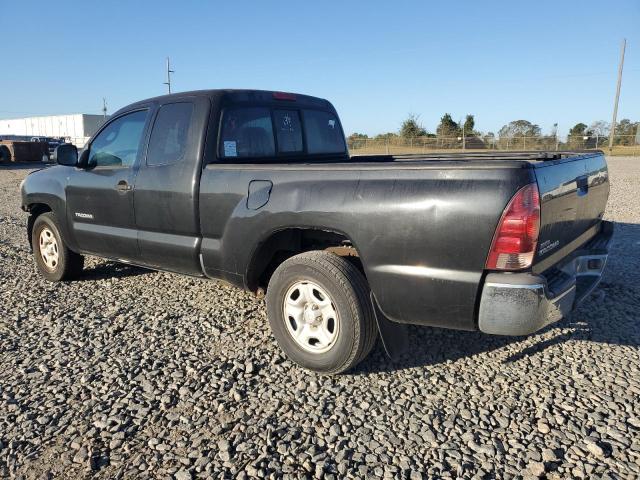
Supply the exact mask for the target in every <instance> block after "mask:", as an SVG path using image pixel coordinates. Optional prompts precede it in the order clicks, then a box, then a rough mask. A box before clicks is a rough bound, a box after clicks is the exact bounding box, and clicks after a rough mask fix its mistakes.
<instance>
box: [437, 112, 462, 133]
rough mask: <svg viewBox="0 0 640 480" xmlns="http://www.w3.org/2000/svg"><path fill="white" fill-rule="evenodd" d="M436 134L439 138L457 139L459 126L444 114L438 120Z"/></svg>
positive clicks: (448, 115)
mask: <svg viewBox="0 0 640 480" xmlns="http://www.w3.org/2000/svg"><path fill="white" fill-rule="evenodd" d="M436 133H437V134H438V136H439V137H457V136H458V135H459V133H460V125H458V124H457V123H456V122H454V121H453V118H451V115H450V114H448V113H445V114H444V115H443V116H442V118H441V119H440V124H439V125H438V128H437V129H436Z"/></svg>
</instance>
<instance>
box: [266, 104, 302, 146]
mask: <svg viewBox="0 0 640 480" xmlns="http://www.w3.org/2000/svg"><path fill="white" fill-rule="evenodd" d="M273 120H274V123H275V127H276V135H277V136H278V152H280V153H292V152H302V128H301V127H300V114H299V113H298V112H297V110H274V111H273Z"/></svg>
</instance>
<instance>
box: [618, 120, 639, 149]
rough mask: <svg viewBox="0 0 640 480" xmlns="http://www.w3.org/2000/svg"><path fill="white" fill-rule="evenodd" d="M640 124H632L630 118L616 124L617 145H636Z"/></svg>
mask: <svg viewBox="0 0 640 480" xmlns="http://www.w3.org/2000/svg"><path fill="white" fill-rule="evenodd" d="M639 125H640V122H632V121H631V120H629V119H628V118H624V119H622V120H620V121H619V122H618V123H617V124H616V132H615V138H614V139H613V142H614V143H615V144H616V145H634V144H635V141H636V136H637V134H638V126H639Z"/></svg>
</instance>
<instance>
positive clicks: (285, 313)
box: [267, 251, 377, 373]
mask: <svg viewBox="0 0 640 480" xmlns="http://www.w3.org/2000/svg"><path fill="white" fill-rule="evenodd" d="M267 311H268V316H269V323H270V325H271V330H272V332H273V335H274V336H275V337H276V340H277V341H278V344H279V345H280V348H282V350H283V351H284V352H285V353H286V354H287V355H288V356H289V358H291V359H292V360H293V361H294V362H296V363H297V364H298V365H301V366H302V367H304V368H308V369H310V370H314V371H317V372H322V373H340V372H344V371H346V370H349V369H350V368H352V367H354V366H355V365H356V364H357V363H359V362H360V361H361V360H363V359H364V358H365V357H366V356H367V355H368V354H369V352H370V351H371V349H372V348H373V345H374V344H375V340H376V338H377V328H376V323H375V317H374V313H373V309H372V306H371V300H370V298H369V287H368V285H367V282H366V280H365V278H364V276H363V275H362V273H360V271H359V270H358V269H357V268H356V267H355V266H354V265H353V264H351V263H350V262H348V261H347V260H345V259H344V258H342V257H339V256H337V255H335V254H332V253H328V252H324V251H314V252H306V253H302V254H300V255H296V256H294V257H291V258H289V259H288V260H286V261H285V262H283V263H282V264H281V265H280V266H279V267H278V268H277V269H276V271H275V272H274V273H273V275H272V277H271V280H270V281H269V286H268V288H267Z"/></svg>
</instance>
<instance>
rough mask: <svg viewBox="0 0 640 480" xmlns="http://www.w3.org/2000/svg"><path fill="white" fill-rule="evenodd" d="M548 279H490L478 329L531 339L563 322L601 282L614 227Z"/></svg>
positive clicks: (604, 227) (574, 254) (517, 276)
mask: <svg viewBox="0 0 640 480" xmlns="http://www.w3.org/2000/svg"><path fill="white" fill-rule="evenodd" d="M601 225H602V228H601V230H600V233H599V234H598V235H596V236H595V237H594V238H592V239H591V240H590V241H589V242H587V243H586V244H585V245H583V246H582V247H580V248H579V249H577V250H575V251H574V252H572V253H571V254H570V255H568V256H567V257H565V258H564V259H563V260H562V261H561V262H560V263H558V264H556V265H555V266H554V267H552V268H550V269H548V270H547V271H545V272H544V273H543V274H540V275H536V274H533V273H490V274H488V275H487V277H486V279H485V283H484V286H483V288H482V295H481V298H480V309H479V311H478V327H479V328H480V330H481V331H483V332H485V333H491V334H495V335H528V334H530V333H533V332H535V331H537V330H540V329H541V328H543V327H545V326H546V325H549V324H550V323H553V322H556V321H558V320H560V319H561V318H562V317H564V316H565V315H567V314H568V313H569V312H571V310H573V309H574V308H575V307H576V306H577V305H578V304H579V303H580V302H581V301H582V300H584V298H585V297H586V296H587V295H589V294H590V293H591V292H592V291H593V289H594V288H595V287H596V286H597V285H598V283H599V282H600V278H601V276H602V272H603V270H604V267H605V264H606V262H607V256H608V254H609V243H610V242H611V237H612V236H613V223H611V222H605V221H603V222H602V224H601Z"/></svg>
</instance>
